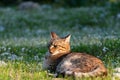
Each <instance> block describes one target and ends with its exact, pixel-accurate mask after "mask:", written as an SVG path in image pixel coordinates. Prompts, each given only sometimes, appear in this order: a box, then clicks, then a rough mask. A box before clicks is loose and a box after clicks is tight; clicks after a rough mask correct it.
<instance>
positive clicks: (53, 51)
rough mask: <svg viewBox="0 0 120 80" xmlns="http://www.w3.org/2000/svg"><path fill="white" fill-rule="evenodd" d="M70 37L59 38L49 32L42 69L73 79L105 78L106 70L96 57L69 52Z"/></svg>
mask: <svg viewBox="0 0 120 80" xmlns="http://www.w3.org/2000/svg"><path fill="white" fill-rule="evenodd" d="M70 37H71V35H67V36H66V37H64V38H60V37H59V36H57V34H56V33H54V32H51V40H50V42H49V44H48V49H49V52H47V53H46V55H45V58H44V61H43V69H48V70H50V71H52V72H55V73H56V74H57V76H58V75H59V74H62V75H69V76H74V77H95V76H106V75H107V70H106V68H105V66H104V64H103V62H102V61H101V60H100V59H98V58H97V57H94V56H91V55H89V54H85V53H78V52H71V51H70Z"/></svg>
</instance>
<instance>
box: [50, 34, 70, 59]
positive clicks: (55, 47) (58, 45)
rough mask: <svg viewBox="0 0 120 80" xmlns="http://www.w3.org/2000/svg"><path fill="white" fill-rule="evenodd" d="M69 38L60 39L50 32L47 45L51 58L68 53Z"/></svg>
mask: <svg viewBox="0 0 120 80" xmlns="http://www.w3.org/2000/svg"><path fill="white" fill-rule="evenodd" d="M70 37H71V35H67V36H66V37H63V38H60V37H59V36H58V35H57V34H56V33H55V32H51V40H50V42H49V44H48V49H49V52H50V54H51V55H52V56H58V57H60V56H62V55H64V54H68V53H69V52H70Z"/></svg>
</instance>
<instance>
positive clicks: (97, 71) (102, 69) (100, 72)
mask: <svg viewBox="0 0 120 80" xmlns="http://www.w3.org/2000/svg"><path fill="white" fill-rule="evenodd" d="M65 74H67V75H69V74H71V72H70V71H66V72H65ZM72 75H73V76H74V77H97V76H107V70H106V68H105V67H104V66H100V67H98V68H96V69H95V70H93V71H90V72H85V73H84V72H73V73H72Z"/></svg>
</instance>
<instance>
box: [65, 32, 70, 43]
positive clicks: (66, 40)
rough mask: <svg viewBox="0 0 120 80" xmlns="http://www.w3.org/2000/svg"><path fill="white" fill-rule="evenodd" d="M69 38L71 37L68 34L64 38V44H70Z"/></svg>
mask: <svg viewBox="0 0 120 80" xmlns="http://www.w3.org/2000/svg"><path fill="white" fill-rule="evenodd" d="M70 37H71V35H70V34H69V35H67V36H66V37H65V42H70Z"/></svg>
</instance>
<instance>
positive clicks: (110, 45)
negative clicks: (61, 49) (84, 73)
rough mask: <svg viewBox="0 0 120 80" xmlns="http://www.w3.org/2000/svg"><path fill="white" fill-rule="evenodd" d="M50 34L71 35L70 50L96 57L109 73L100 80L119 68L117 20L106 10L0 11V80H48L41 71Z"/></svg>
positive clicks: (10, 9)
mask: <svg viewBox="0 0 120 80" xmlns="http://www.w3.org/2000/svg"><path fill="white" fill-rule="evenodd" d="M51 31H55V32H56V33H57V34H58V35H60V36H65V35H67V34H71V35H72V37H71V49H72V51H75V52H84V53H88V54H91V55H94V56H96V57H98V58H100V59H101V60H102V61H103V62H104V64H105V66H106V67H107V68H108V72H109V73H108V76H107V77H106V78H105V79H104V80H111V78H112V76H111V75H112V72H113V69H114V68H116V67H120V17H119V16H117V15H112V12H111V11H110V10H109V9H108V8H103V7H89V8H87V7H86V8H84V7H81V8H69V9H64V8H59V9H51V8H40V9H37V10H27V11H23V10H18V9H16V8H0V59H1V62H0V63H1V64H0V80H52V77H51V76H48V74H47V72H46V71H43V70H42V68H41V65H42V57H43V56H44V54H45V52H47V47H46V45H47V42H48V41H49V40H50V32H51ZM70 79H71V80H72V78H66V79H65V80H70ZM78 80H102V79H101V78H92V79H91V78H83V79H78ZM116 80H119V79H117V78H116Z"/></svg>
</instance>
